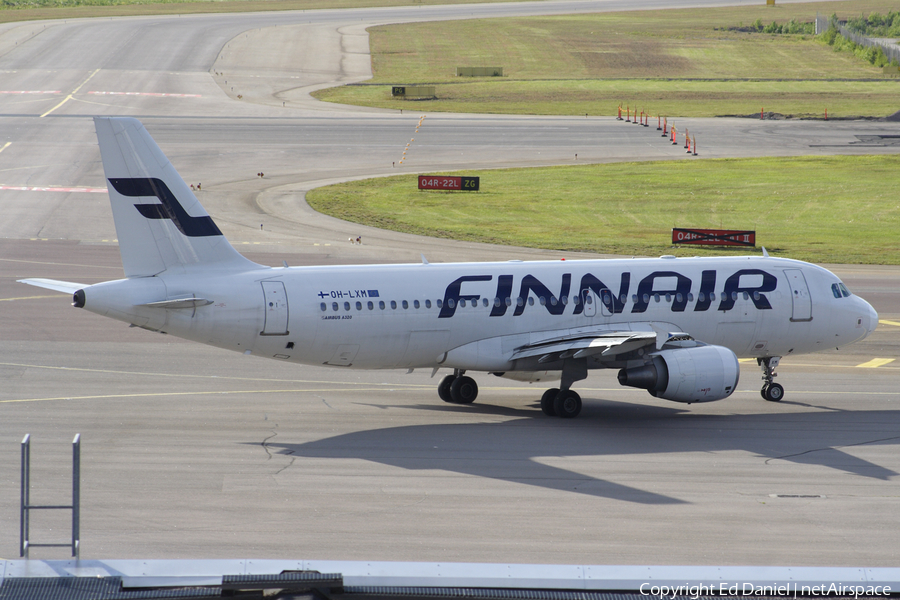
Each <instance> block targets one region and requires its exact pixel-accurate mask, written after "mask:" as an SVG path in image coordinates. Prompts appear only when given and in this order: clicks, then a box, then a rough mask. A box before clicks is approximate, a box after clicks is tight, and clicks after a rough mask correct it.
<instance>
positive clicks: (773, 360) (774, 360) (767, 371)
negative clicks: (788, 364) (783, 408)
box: [756, 356, 784, 402]
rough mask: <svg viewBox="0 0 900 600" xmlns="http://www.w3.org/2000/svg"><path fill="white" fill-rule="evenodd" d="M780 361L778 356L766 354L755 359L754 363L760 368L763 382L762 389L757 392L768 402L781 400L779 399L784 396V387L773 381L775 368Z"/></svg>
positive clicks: (775, 374) (776, 374)
mask: <svg viewBox="0 0 900 600" xmlns="http://www.w3.org/2000/svg"><path fill="white" fill-rule="evenodd" d="M780 361H781V357H780V356H767V357H765V358H757V359H756V364H758V365H759V366H760V368H761V369H762V372H763V376H762V379H763V382H764V383H763V386H762V389H761V390H759V394H760V395H761V396H762V397H763V398H764V399H765V400H768V401H769V402H781V399H782V398H784V388H783V387H781V385H779V384H777V383H775V377H777V376H778V373H776V372H775V369H776V367H778V363H779V362H780Z"/></svg>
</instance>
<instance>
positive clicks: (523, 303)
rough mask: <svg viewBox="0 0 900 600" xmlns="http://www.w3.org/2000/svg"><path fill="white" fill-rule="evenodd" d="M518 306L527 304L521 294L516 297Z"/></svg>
mask: <svg viewBox="0 0 900 600" xmlns="http://www.w3.org/2000/svg"><path fill="white" fill-rule="evenodd" d="M516 306H525V300H524V299H523V298H522V297H521V296H519V297H518V298H516Z"/></svg>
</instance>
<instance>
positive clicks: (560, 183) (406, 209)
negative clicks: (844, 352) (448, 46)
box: [307, 156, 900, 265]
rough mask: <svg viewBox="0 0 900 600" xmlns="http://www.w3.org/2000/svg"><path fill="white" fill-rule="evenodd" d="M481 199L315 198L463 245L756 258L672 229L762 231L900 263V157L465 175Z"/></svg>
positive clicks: (819, 255)
mask: <svg viewBox="0 0 900 600" xmlns="http://www.w3.org/2000/svg"><path fill="white" fill-rule="evenodd" d="M465 174H466V175H475V176H478V177H481V191H479V192H434V191H420V190H418V189H417V179H416V175H401V176H397V177H389V178H378V179H368V180H363V181H354V182H349V183H343V184H339V185H333V186H328V187H324V188H319V189H316V190H313V191H311V192H310V193H309V194H307V200H308V202H309V203H310V205H311V206H312V207H313V208H314V209H316V210H318V211H320V212H323V213H325V214H328V215H332V216H335V217H339V218H341V219H346V220H348V221H352V222H356V223H361V224H365V225H372V226H375V227H381V228H385V229H390V230H394V231H400V232H407V233H415V234H420V235H428V236H434V237H442V238H451V239H458V240H467V241H477V242H488V243H497V244H507V245H515V246H527V247H534V248H546V249H555V250H574V251H583V252H599V253H610V254H623V255H644V256H655V255H661V254H676V255H680V256H693V255H710V254H722V253H723V252H725V253H737V254H743V253H746V252H747V251H748V250H747V249H739V250H736V249H726V250H723V249H715V250H707V249H703V248H699V247H680V246H679V247H675V248H673V247H672V245H671V229H672V228H673V227H688V228H690V227H698V228H722V229H752V230H755V231H756V232H757V238H756V239H757V244H758V245H761V246H765V247H766V248H767V249H768V250H769V252H770V253H772V254H775V255H779V256H785V257H790V258H797V259H801V260H807V261H812V262H819V263H863V264H892V265H895V264H900V235H898V233H897V232H898V230H900V196H898V194H897V190H898V189H900V185H898V178H900V175H898V174H900V156H851V157H844V156H838V157H799V158H757V159H715V160H707V159H704V160H697V161H660V162H642V163H613V164H602V165H585V166H566V167H550V168H536V169H508V170H495V171H467V172H466V173H465Z"/></svg>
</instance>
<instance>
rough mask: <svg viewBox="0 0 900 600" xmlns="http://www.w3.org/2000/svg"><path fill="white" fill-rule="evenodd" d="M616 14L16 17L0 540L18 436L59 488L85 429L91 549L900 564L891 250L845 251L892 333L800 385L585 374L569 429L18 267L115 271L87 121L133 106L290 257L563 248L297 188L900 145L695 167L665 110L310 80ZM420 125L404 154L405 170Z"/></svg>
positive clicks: (785, 377) (458, 256) (526, 389)
mask: <svg viewBox="0 0 900 600" xmlns="http://www.w3.org/2000/svg"><path fill="white" fill-rule="evenodd" d="M666 4H667V5H671V4H670V3H666ZM695 4H696V3H695ZM640 5H641V6H643V7H646V8H653V7H654V5H653V4H652V3H650V2H645V3H641V4H640ZM622 6H624V4H622V3H619V4H616V3H609V2H572V3H556V2H553V3H539V4H536V5H519V4H512V3H511V4H502V5H478V6H471V7H417V8H409V9H366V10H361V11H306V12H303V13H266V14H258V15H256V14H254V15H211V16H192V17H153V18H136V19H121V20H102V21H101V20H97V21H69V22H66V23H61V22H47V23H35V24H15V25H7V26H3V27H2V28H0V72H2V73H3V84H2V87H3V88H4V89H3V90H0V92H4V93H0V148H2V149H0V214H3V216H4V218H3V219H2V220H0V332H2V339H3V342H4V343H3V344H2V345H0V481H2V482H3V484H4V485H3V490H4V491H3V501H2V506H4V507H5V508H4V510H3V511H0V556H2V557H3V558H14V557H16V556H17V555H18V547H17V542H18V510H17V506H18V490H19V442H20V441H21V439H22V437H23V436H24V434H25V433H31V434H32V439H33V442H32V463H33V474H32V482H33V492H32V498H33V500H35V501H37V502H48V503H58V502H63V501H65V500H66V499H67V494H68V490H69V485H70V482H69V478H68V470H69V468H70V462H69V461H70V452H71V447H70V445H69V444H70V442H71V439H72V437H73V436H74V434H75V433H81V435H82V439H83V449H82V452H83V457H82V460H83V466H82V471H83V477H82V504H83V514H82V526H81V528H82V557H85V558H179V557H181V558H236V557H239V558H245V557H255V558H316V559H344V560H425V561H466V562H478V561H483V562H523V563H566V564H576V563H577V564H757V565H768V564H782V565H845V566H847V565H854V566H856V565H859V566H893V565H896V563H897V551H896V549H895V547H896V543H895V539H894V538H895V535H894V532H895V531H896V530H897V526H898V521H900V517H898V515H900V511H898V494H897V491H896V481H897V477H898V473H900V458H898V456H900V455H898V452H897V444H898V440H900V433H898V432H900V417H898V412H897V410H896V408H897V406H896V405H897V402H898V400H900V393H898V391H897V390H898V382H900V368H898V366H897V362H887V363H885V362H884V360H888V359H894V358H896V357H897V356H898V346H900V296H898V293H897V290H898V283H900V269H897V268H894V267H877V266H871V267H868V266H866V267H859V266H849V267H842V266H834V267H832V268H833V270H835V272H837V273H838V275H840V276H841V277H842V278H843V279H844V281H845V282H847V284H848V286H849V287H850V289H851V290H852V291H854V292H855V293H858V294H859V295H861V296H863V297H864V298H866V299H868V300H869V301H870V302H872V303H873V305H874V306H875V308H876V309H877V310H878V311H879V316H880V318H881V319H882V320H883V321H884V322H883V324H882V325H881V326H880V327H879V329H878V330H877V331H876V332H875V334H873V336H871V337H870V338H869V339H868V340H866V341H864V342H862V343H860V344H857V345H855V346H852V347H850V348H842V349H840V351H829V352H825V353H821V354H818V355H812V356H800V357H793V358H791V359H788V360H785V361H784V362H783V363H782V366H781V367H780V368H779V373H780V376H779V382H781V383H782V384H783V385H784V386H785V388H786V390H787V395H786V399H785V400H784V401H783V402H781V403H780V404H771V403H767V402H764V401H763V400H762V399H761V398H760V397H759V391H758V390H759V379H758V378H759V371H758V369H757V367H756V366H755V364H744V365H742V368H743V372H742V377H741V383H740V386H739V390H738V392H736V393H735V394H734V396H732V397H731V398H729V399H727V400H725V401H721V402H717V403H712V404H705V405H693V406H683V405H680V404H676V403H669V402H665V401H660V400H656V399H654V398H652V397H651V396H649V395H648V394H646V393H645V392H642V391H638V390H630V389H625V388H621V387H620V386H618V384H617V383H616V382H615V378H614V373H612V372H610V373H593V374H592V375H591V377H590V378H589V379H588V380H587V381H585V382H583V385H580V386H577V389H578V390H579V392H580V393H582V396H583V397H584V399H585V407H584V410H583V412H582V415H581V416H580V417H579V418H578V419H576V420H573V421H561V420H559V419H549V418H546V417H544V416H543V415H542V413H541V411H540V408H539V406H538V400H539V398H540V394H541V392H542V391H543V388H542V387H537V386H529V385H525V384H517V383H514V382H509V381H507V380H504V379H497V378H494V377H492V376H487V375H483V376H478V381H479V385H480V387H481V394H480V396H479V399H478V402H477V403H476V404H475V405H473V406H469V407H462V406H455V405H448V404H445V403H443V402H441V401H440V400H438V398H437V394H436V390H435V387H436V384H437V379H436V378H435V379H431V378H430V377H429V376H430V372H420V371H416V372H414V373H412V374H405V373H403V372H397V371H385V372H355V371H354V372H348V371H343V370H335V369H324V368H317V367H299V368H298V367H296V366H292V365H284V364H279V363H278V362H275V361H265V360H262V359H256V358H252V357H245V356H241V355H237V354H231V353H228V352H225V351H223V350H218V349H214V348H208V347H205V346H199V345H196V344H191V343H188V342H183V341H180V340H177V339H173V338H169V337H167V336H162V335H159V334H152V333H149V332H147V331H143V330H139V329H129V328H128V327H126V326H124V325H122V324H121V323H118V322H114V321H110V320H106V319H103V318H101V317H98V316H96V315H93V314H89V313H86V312H84V311H76V310H74V309H72V308H71V307H70V306H69V301H70V300H69V299H68V298H67V297H66V296H64V295H62V294H55V293H52V292H49V291H46V290H40V289H38V288H32V287H28V286H24V285H21V284H16V283H15V280H16V279H21V278H24V277H49V278H55V279H64V280H69V281H78V282H80V283H94V282H97V281H102V280H106V279H113V278H117V277H121V276H122V269H121V263H120V260H119V256H118V250H117V247H116V243H115V230H114V228H113V224H112V219H111V215H110V212H109V206H108V199H107V196H106V194H105V193H102V191H101V192H97V191H92V190H96V189H100V188H103V186H104V181H103V176H102V167H101V165H100V162H99V152H98V151H97V146H96V139H95V136H94V132H93V125H92V123H91V121H90V118H89V116H90V115H93V114H104V115H133V116H137V117H139V118H141V119H142V120H143V121H144V123H145V124H146V125H147V128H148V130H149V131H150V132H151V134H152V135H154V137H155V138H156V139H157V141H158V142H159V143H160V146H161V147H162V149H163V150H164V151H165V152H166V153H167V155H168V156H169V158H170V159H171V160H172V162H173V163H174V164H175V166H176V168H178V170H179V172H180V173H181V174H182V175H183V176H184V178H185V179H186V180H187V181H188V182H191V183H193V182H197V183H202V191H201V192H198V197H199V198H200V200H201V202H203V204H204V206H205V207H206V208H207V210H209V212H210V213H211V214H212V215H213V217H214V218H215V219H216V222H217V223H218V224H219V225H220V227H221V229H222V230H223V231H224V232H225V234H226V235H227V236H228V237H229V239H230V240H231V241H232V242H233V243H234V244H235V245H236V247H237V248H238V249H239V250H241V251H242V252H245V253H247V254H248V256H250V257H251V258H253V259H254V260H257V261H259V262H262V263H264V264H272V265H279V264H281V262H282V260H284V261H287V262H288V264H290V265H305V264H345V263H352V262H362V263H371V262H379V261H414V262H418V261H419V260H421V259H420V254H422V253H424V254H425V255H426V256H427V257H428V259H429V260H431V261H432V262H437V261H449V260H486V259H511V258H525V259H527V258H542V257H554V256H561V254H560V253H552V252H543V251H534V250H527V249H519V248H506V247H494V246H485V245H477V244H465V243H454V242H448V241H445V240H431V239H425V238H420V237H416V236H406V235H397V234H392V233H389V232H382V231H378V230H373V229H369V228H362V227H358V226H355V225H349V224H346V223H343V222H340V221H337V220H335V219H331V218H328V217H324V216H322V215H317V214H316V213H313V212H312V211H310V210H309V209H308V207H307V206H306V205H305V203H304V201H303V193H304V192H305V191H306V190H308V189H311V188H312V187H315V186H316V185H321V184H322V183H325V182H329V181H337V180H341V179H346V178H348V177H370V176H381V175H387V174H391V173H397V172H417V171H428V170H439V169H440V170H451V169H460V168H489V167H509V166H532V165H544V164H566V163H571V162H574V161H575V154H577V155H578V159H577V160H578V161H579V162H612V161H621V160H650V159H667V160H701V159H702V158H703V157H706V156H760V155H774V156H791V155H802V154H845V153H897V152H900V146H896V145H891V143H892V140H894V139H895V138H894V137H891V136H897V135H900V124H897V123H884V122H868V121H866V122H863V121H858V122H828V123H824V122H815V123H814V122H789V121H779V122H776V121H763V122H759V121H753V120H741V119H715V120H701V119H694V120H684V126H686V127H688V128H689V129H690V130H691V131H692V132H693V133H694V134H695V135H696V136H697V138H698V141H699V142H700V144H701V145H700V149H701V157H698V158H697V159H694V158H689V157H686V156H685V155H684V152H683V150H681V149H680V148H673V147H672V146H671V145H669V144H666V143H664V141H663V140H661V139H660V137H659V135H658V133H657V132H655V130H654V128H648V129H645V128H641V127H639V126H632V125H626V124H623V123H618V122H616V121H614V120H613V119H610V118H600V117H591V116H588V117H586V118H585V117H578V118H572V117H553V118H550V117H516V116H503V117H498V116H486V115H482V116H469V115H439V114H428V115H427V116H426V118H425V121H424V122H423V126H422V127H421V128H420V131H419V133H417V134H414V131H415V126H416V124H417V123H418V121H419V118H420V116H421V115H422V114H423V113H422V112H421V111H419V110H415V111H404V114H399V113H396V112H393V111H382V110H372V109H362V110H360V109H351V108H348V107H335V106H324V105H321V104H319V103H316V102H314V101H312V100H311V99H310V98H309V97H308V95H307V93H308V91H309V90H310V89H314V88H316V87H319V86H322V85H326V84H328V83H329V82H334V81H354V80H360V79H364V78H365V77H367V76H368V71H367V67H368V58H367V56H366V53H365V52H366V46H367V44H366V40H365V34H364V28H365V26H367V25H368V24H371V23H383V22H398V21H403V20H416V19H423V18H471V17H473V16H487V15H498V16H499V15H504V14H510V15H511V14H535V13H537V12H539V11H544V12H545V13H551V12H554V11H555V12H572V11H585V12H586V11H596V10H611V9H615V8H622ZM628 6H635V5H634V3H629V4H628ZM273 57H274V58H273ZM232 87H234V88H235V89H234V90H232V89H231V88H232ZM8 92H15V93H8ZM239 95H240V96H241V98H240V99H239V98H238V96H239ZM282 103H283V105H282ZM417 109H418V107H417ZM409 113H411V114H409ZM412 137H415V138H416V140H415V142H414V143H413V144H412V145H411V150H410V153H409V159H408V160H407V161H405V164H404V167H402V168H398V167H396V166H392V163H396V162H398V161H399V158H400V156H401V152H402V150H403V148H404V147H405V144H406V142H408V141H409V140H410V138H412ZM260 171H262V172H264V173H265V176H264V177H263V178H259V177H257V176H256V173H257V172H260ZM552 194H553V190H548V197H552ZM261 226H262V227H261ZM351 235H353V236H355V235H362V236H363V245H361V246H356V245H350V244H348V242H347V238H348V237H349V236H351ZM597 251H598V253H602V248H598V249H597ZM598 255H602V254H598ZM566 256H568V257H574V255H571V254H570V255H566ZM876 359H883V360H881V361H878V360H876ZM875 364H879V365H880V366H877V367H876V366H873V365H875ZM68 533H69V530H68V524H67V522H66V518H65V516H64V515H62V514H58V515H40V514H38V515H35V516H34V517H33V525H32V537H33V539H34V541H35V542H47V541H65V540H66V538H67V536H68ZM32 556H35V557H39V558H61V557H64V556H65V553H64V552H62V551H57V550H49V549H48V550H43V549H42V550H40V551H38V550H35V552H34V553H33V555H32Z"/></svg>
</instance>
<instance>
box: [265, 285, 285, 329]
mask: <svg viewBox="0 0 900 600" xmlns="http://www.w3.org/2000/svg"><path fill="white" fill-rule="evenodd" d="M262 288H263V296H264V297H265V302H266V305H265V314H266V324H265V325H264V326H263V330H262V335H287V334H288V300H287V292H286V291H285V289H284V284H283V283H282V282H280V281H263V282H262Z"/></svg>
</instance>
